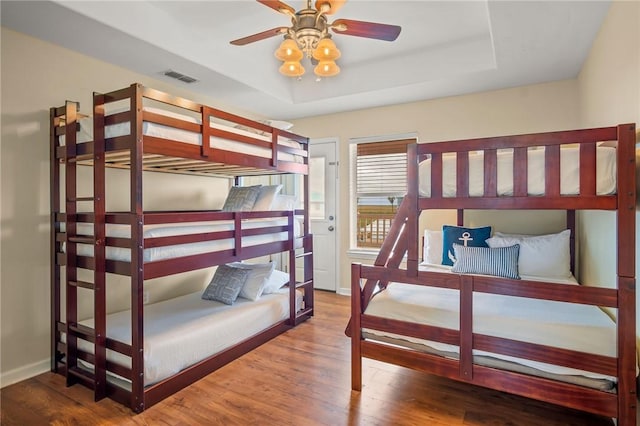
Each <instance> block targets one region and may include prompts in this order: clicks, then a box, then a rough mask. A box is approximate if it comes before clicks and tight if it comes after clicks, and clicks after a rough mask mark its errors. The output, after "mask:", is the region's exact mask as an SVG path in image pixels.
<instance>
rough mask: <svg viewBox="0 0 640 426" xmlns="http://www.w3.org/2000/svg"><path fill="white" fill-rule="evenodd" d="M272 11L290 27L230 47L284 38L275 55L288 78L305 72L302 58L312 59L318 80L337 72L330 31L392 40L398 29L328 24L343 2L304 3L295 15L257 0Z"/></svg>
mask: <svg viewBox="0 0 640 426" xmlns="http://www.w3.org/2000/svg"><path fill="white" fill-rule="evenodd" d="M257 1H258V3H262V4H264V5H265V6H267V7H270V8H271V9H273V10H275V11H277V12H280V13H282V14H285V15H288V16H290V17H291V26H290V27H277V28H272V29H270V30H267V31H262V32H260V33H256V34H253V35H250V36H247V37H243V38H239V39H237V40H233V41H232V42H231V44H233V45H236V46H244V45H246V44H249V43H253V42H255V41H259V40H264V39H266V38H270V37H274V36H277V35H284V41H283V42H282V44H280V47H279V48H278V50H276V52H275V55H276V57H277V58H278V59H280V60H281V61H282V62H283V64H282V66H281V67H280V72H281V73H282V74H284V75H286V76H289V77H300V76H302V75H303V74H304V72H305V69H304V67H303V66H302V64H301V63H300V60H301V59H302V58H303V56H305V55H306V56H307V57H308V58H310V59H311V61H312V63H313V64H314V65H316V66H315V69H314V72H315V74H316V75H318V76H319V77H331V76H334V75H336V74H338V73H339V72H340V68H339V67H338V65H337V64H336V63H335V60H336V59H338V58H339V57H340V50H338V48H337V47H336V45H335V43H334V42H333V40H331V33H330V32H329V30H332V31H333V32H335V33H336V34H344V35H351V36H357V37H365V38H373V39H377V40H386V41H394V40H395V39H396V38H398V35H399V34H400V30H401V28H400V27H399V26H397V25H388V24H378V23H375V22H365V21H354V20H352V19H337V20H335V21H333V22H332V23H329V22H328V21H327V15H333V14H334V13H336V12H337V11H338V10H339V9H340V8H341V7H342V6H343V5H344V3H346V0H317V1H316V2H315V7H312V5H311V0H307V7H306V8H305V9H301V10H299V11H297V12H296V10H295V9H294V8H292V7H291V6H289V5H288V4H286V3H283V2H281V1H279V0H257Z"/></svg>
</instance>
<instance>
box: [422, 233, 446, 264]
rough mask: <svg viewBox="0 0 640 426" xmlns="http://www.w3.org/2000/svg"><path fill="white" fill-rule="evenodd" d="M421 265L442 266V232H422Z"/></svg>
mask: <svg viewBox="0 0 640 426" xmlns="http://www.w3.org/2000/svg"><path fill="white" fill-rule="evenodd" d="M422 257H423V259H424V260H423V262H422V263H423V264H425V265H440V264H442V231H432V230H430V229H425V230H424V247H423V253H422Z"/></svg>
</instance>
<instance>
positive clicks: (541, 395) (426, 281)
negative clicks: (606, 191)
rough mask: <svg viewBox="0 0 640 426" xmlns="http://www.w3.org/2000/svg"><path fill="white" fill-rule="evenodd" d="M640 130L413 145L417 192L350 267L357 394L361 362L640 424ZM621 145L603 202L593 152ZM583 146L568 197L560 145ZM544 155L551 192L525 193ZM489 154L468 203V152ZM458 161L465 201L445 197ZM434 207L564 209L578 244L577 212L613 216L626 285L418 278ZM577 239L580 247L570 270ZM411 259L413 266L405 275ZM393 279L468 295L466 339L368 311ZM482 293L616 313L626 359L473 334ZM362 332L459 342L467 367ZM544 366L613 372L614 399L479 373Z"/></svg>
mask: <svg viewBox="0 0 640 426" xmlns="http://www.w3.org/2000/svg"><path fill="white" fill-rule="evenodd" d="M635 137H636V136H635V125H633V124H623V125H619V126H617V127H607V128H595V129H584V130H574V131H561V132H550V133H540V134H528V135H517V136H507V137H492V138H484V139H473V140H460V141H450V142H439V143H425V144H417V145H410V146H409V147H408V153H407V156H408V172H407V175H408V194H407V196H406V197H405V199H404V200H403V203H402V204H401V206H400V208H399V210H398V213H397V215H396V218H395V221H394V223H393V225H392V229H391V232H390V234H389V236H388V237H387V239H386V240H385V241H384V244H383V246H382V248H381V250H380V254H379V256H378V257H377V259H376V261H375V263H374V265H373V266H363V265H360V264H353V265H352V270H351V277H352V282H351V295H352V296H351V300H352V316H351V320H350V323H349V325H348V326H347V335H349V336H350V337H351V342H352V388H353V389H354V390H357V391H359V390H361V388H362V358H363V357H367V358H371V359H375V360H379V361H384V362H388V363H392V364H397V365H401V366H404V367H408V368H412V369H416V370H420V371H424V372H427V373H431V374H435V375H439V376H444V377H448V378H451V379H454V380H458V381H463V382H468V383H472V384H475V385H480V386H484V387H487V388H491V389H496V390H500V391H504V392H508V393H513V394H517V395H522V396H526V397H530V398H533V399H538V400H541V401H546V402H550V403H554V404H558V405H562V406H566V407H570V408H574V409H578V410H584V411H587V412H591V413H595V414H598V415H603V416H608V417H612V418H616V419H617V421H618V425H621V426H635V425H636V415H637V414H636V405H637V402H638V401H637V390H636V326H635V325H636V324H635V321H636V293H635V257H636V241H635V234H636V231H635V228H636V223H635V222H636V159H635ZM599 141H616V146H617V153H616V162H617V191H616V192H615V194H612V195H597V194H596V173H595V170H596V145H597V143H598V142H599ZM572 143H579V146H580V151H579V152H580V157H579V158H580V176H579V177H580V194H579V195H561V193H560V171H559V169H560V148H561V146H562V145H565V144H572ZM528 147H544V148H545V195H542V196H529V195H528V191H527V148H528ZM503 148H510V149H513V158H514V160H513V174H514V176H513V185H514V186H513V188H514V193H513V196H498V195H497V189H496V186H497V184H496V182H497V159H496V158H497V156H496V152H497V150H498V149H503ZM471 151H483V152H484V195H483V196H481V197H470V196H469V177H468V176H469V156H468V154H469V152H471ZM445 153H456V154H457V157H456V158H457V160H456V165H455V167H456V170H457V176H458V178H457V182H456V185H457V192H456V196H455V197H444V196H443V194H442V192H443V191H442V169H443V168H442V160H443V154H445ZM427 155H429V156H430V158H431V197H429V198H426V197H421V196H420V195H419V187H418V165H419V161H420V160H422V159H425V158H427ZM425 209H455V210H457V222H458V225H459V226H463V223H464V210H465V209H480V210H481V209H532V210H535V209H548V210H565V211H566V220H567V228H568V229H571V236H572V237H573V236H574V235H575V229H576V228H575V225H576V215H575V211H576V209H578V210H580V209H585V210H586V209H591V210H611V211H615V214H616V219H617V225H616V234H615V235H616V241H617V247H616V249H617V282H616V286H615V288H598V287H589V286H573V285H558V284H551V283H545V282H537V281H513V280H509V279H505V278H498V277H487V276H477V275H459V274H446V273H437V272H426V271H419V270H418V262H419V260H418V259H419V241H420V237H419V232H418V229H419V227H418V218H419V216H420V212H421V211H422V210H425ZM574 253H575V241H574V239H573V238H572V239H571V257H572V261H571V270H572V271H573V267H574V260H573V257H574ZM405 254H406V255H407V257H406V265H407V266H406V269H401V268H400V267H399V266H400V264H401V262H402V261H403V257H404V256H405ZM389 282H401V283H409V284H416V285H423V286H432V287H440V288H449V289H457V290H459V303H460V305H459V311H460V318H459V321H460V327H459V330H451V329H445V328H440V327H432V326H427V325H421V324H415V323H410V322H406V321H398V320H392V319H387V318H381V317H377V316H373V315H367V314H365V313H364V312H365V309H366V307H367V305H368V303H369V301H370V300H371V298H372V297H375V295H376V294H378V293H379V292H382V291H384V289H385V288H386V286H387V284H388V283H389ZM474 292H480V293H491V294H500V295H508V296H518V297H526V298H533V299H543V300H554V301H560V302H572V303H578V304H585V305H595V306H600V307H608V308H611V309H616V310H617V321H616V329H617V354H618V356H617V358H616V357H603V356H598V355H593V354H585V353H582V352H576V351H571V350H566V349H560V348H556V347H549V346H543V345H538V344H533V343H527V342H523V341H517V340H509V339H503V338H497V337H492V336H485V335H479V334H476V333H474V332H473V324H474V317H473V306H472V305H473V294H474ZM363 329H375V330H380V331H384V332H389V333H395V334H398V335H403V336H412V337H415V338H419V339H426V340H432V341H438V342H446V343H449V344H452V345H457V346H458V347H459V348H460V355H459V359H458V360H455V359H448V358H443V357H441V356H436V355H430V354H427V353H423V352H418V351H415V350H410V349H405V348H401V347H398V346H391V345H384V344H382V343H378V342H375V341H371V340H366V339H365V338H363V333H362V330H363ZM474 349H478V350H484V351H487V352H493V353H498V354H503V355H511V356H514V357H519V358H524V359H529V360H536V361H540V362H547V363H550V364H555V365H563V366H569V367H575V368H578V369H584V370H587V371H593V372H599V373H602V374H608V375H611V376H613V377H616V378H617V382H618V383H617V392H616V393H608V392H603V391H598V390H594V389H590V388H586V387H582V386H578V385H572V384H567V383H563V382H559V381H555V380H550V379H546V378H541V377H534V376H530V375H525V374H521V373H516V372H511V371H505V370H499V369H495V368H490V367H486V366H482V365H478V364H474V362H473V355H472V350H474Z"/></svg>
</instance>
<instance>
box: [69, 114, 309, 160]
mask: <svg viewBox="0 0 640 426" xmlns="http://www.w3.org/2000/svg"><path fill="white" fill-rule="evenodd" d="M144 110H145V111H150V112H153V113H156V114H161V115H165V116H168V117H173V118H178V119H181V120H184V121H188V122H191V123H197V124H200V123H199V120H195V119H193V118H192V117H189V116H185V115H181V114H176V113H173V112H170V111H164V110H161V109H157V108H149V107H145V108H144ZM115 112H121V111H114V112H112V113H115ZM79 123H80V131H79V132H78V135H77V138H78V140H77V141H76V142H77V143H81V142H88V141H92V140H93V118H92V117H87V118H83V119H81V120H79ZM211 127H213V128H216V129H220V130H225V131H227V132H231V133H235V134H238V135H243V136H249V137H251V138H254V139H260V140H262V141H266V142H271V135H262V134H258V133H254V132H250V131H247V130H243V129H241V128H237V127H234V126H230V125H226V124H222V123H218V122H214V121H211ZM130 128H131V126H130V123H129V122H128V121H127V122H124V123H118V124H111V125H108V126H105V128H104V132H105V136H104V137H105V139H109V138H114V137H118V136H125V135H128V134H129V133H130ZM142 133H143V134H144V135H145V136H153V137H156V138H162V139H169V140H173V141H178V142H183V143H188V144H191V145H202V135H201V134H200V133H195V132H190V131H188V130H183V129H178V128H175V127H171V126H165V125H163V124H157V123H152V122H149V121H144V122H143V123H142ZM210 140H211V146H212V147H213V148H218V149H223V150H226V151H233V152H241V153H244V154H249V155H253V156H256V157H262V158H272V152H271V149H270V148H265V147H262V146H256V145H252V144H248V143H243V142H238V141H234V140H229V139H224V138H220V137H217V136H211V137H210ZM64 143H65V137H64V135H62V136H60V144H62V145H64ZM278 144H279V145H283V146H286V147H290V148H295V149H303V147H302V146H301V145H300V143H298V142H296V141H293V140H290V139H287V138H284V137H279V138H278ZM278 160H282V161H289V162H295V163H302V162H303V157H301V156H299V155H294V154H290V153H287V152H278Z"/></svg>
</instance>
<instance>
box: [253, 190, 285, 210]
mask: <svg viewBox="0 0 640 426" xmlns="http://www.w3.org/2000/svg"><path fill="white" fill-rule="evenodd" d="M281 189H282V185H265V186H262V187H260V192H259V193H258V198H256V202H255V204H254V205H253V211H260V212H262V211H269V210H271V207H272V206H273V200H274V199H275V198H276V195H278V193H279V192H280V190H281Z"/></svg>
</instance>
